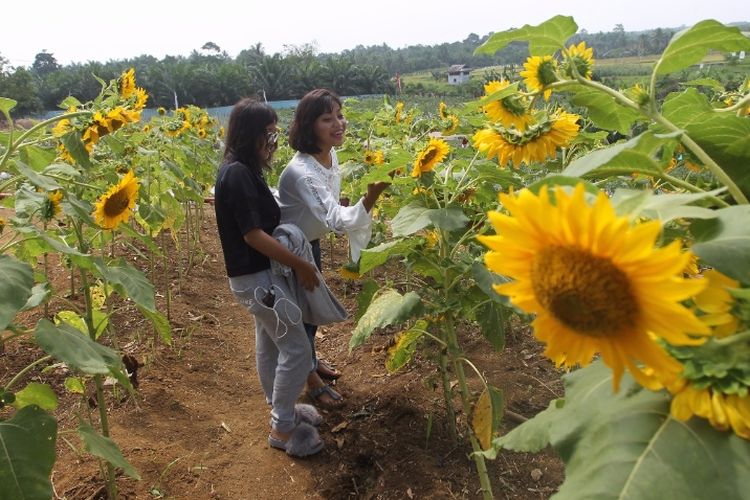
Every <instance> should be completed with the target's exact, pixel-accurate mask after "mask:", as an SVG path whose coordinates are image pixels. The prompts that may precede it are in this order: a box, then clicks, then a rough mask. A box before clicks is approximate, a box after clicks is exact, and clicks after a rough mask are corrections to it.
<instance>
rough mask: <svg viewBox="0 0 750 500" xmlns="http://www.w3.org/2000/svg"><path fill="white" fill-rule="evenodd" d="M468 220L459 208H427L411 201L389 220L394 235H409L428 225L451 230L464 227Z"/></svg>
mask: <svg viewBox="0 0 750 500" xmlns="http://www.w3.org/2000/svg"><path fill="white" fill-rule="evenodd" d="M468 221H469V219H468V218H467V217H466V215H464V212H463V210H461V209H459V208H427V207H425V206H424V205H422V204H421V203H419V202H416V201H413V202H411V203H409V204H408V205H406V206H404V207H401V210H399V211H398V213H397V214H396V216H395V217H394V218H393V220H392V221H391V230H392V231H393V236H395V237H401V236H409V235H411V234H414V233H416V232H417V231H419V230H420V229H424V228H425V227H427V226H430V225H434V226H435V227H437V228H440V229H445V230H446V231H453V230H454V229H459V228H462V227H464V226H465V225H466V223H467V222H468Z"/></svg>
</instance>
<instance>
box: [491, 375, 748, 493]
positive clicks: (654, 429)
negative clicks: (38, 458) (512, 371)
mask: <svg viewBox="0 0 750 500" xmlns="http://www.w3.org/2000/svg"><path fill="white" fill-rule="evenodd" d="M611 377H612V375H611V371H610V369H609V368H607V367H606V366H605V365H604V364H603V363H601V361H596V362H595V363H592V364H591V365H590V366H588V367H586V368H583V369H580V370H576V371H574V372H572V373H571V374H569V375H566V376H565V377H564V379H565V386H566V391H565V403H564V404H560V402H559V401H556V402H553V403H551V404H550V407H549V408H547V409H546V410H544V411H543V412H542V413H541V414H539V415H537V416H536V417H534V418H533V419H531V420H529V421H528V422H525V423H524V424H521V425H520V426H519V427H517V428H515V429H514V430H513V431H511V432H510V433H508V434H507V435H505V436H502V437H500V438H497V439H495V440H493V451H492V452H490V453H488V454H487V455H488V456H490V458H491V455H492V454H493V453H496V451H497V448H499V447H505V448H508V449H513V450H516V451H536V450H538V449H540V448H541V447H543V446H544V444H545V442H547V441H548V442H549V443H550V444H551V445H552V447H553V448H554V449H555V451H556V452H557V453H558V454H559V455H560V457H561V458H562V459H563V461H564V462H565V482H564V483H563V484H562V486H561V487H560V489H559V491H558V493H557V494H556V495H555V497H554V498H555V499H556V500H569V499H570V500H572V499H576V500H577V499H582V498H596V499H638V500H663V499H665V498H680V499H709V498H745V497H746V493H747V492H748V491H750V475H749V474H746V473H745V471H747V470H748V467H750V444H749V443H748V442H747V441H745V440H743V439H741V438H739V437H737V436H736V435H734V434H733V433H732V432H731V431H729V432H720V431H717V430H715V429H714V428H712V427H711V426H710V425H709V424H708V422H706V421H705V420H703V419H699V418H693V419H691V420H690V421H688V422H680V421H678V420H675V419H674V418H672V417H671V416H670V414H669V401H670V397H669V395H668V394H666V393H665V392H663V391H662V392H651V391H648V390H646V389H643V388H641V387H640V386H638V385H637V384H636V383H635V382H634V381H633V380H632V378H631V377H629V376H628V375H625V376H624V377H623V381H622V387H621V389H620V392H619V393H617V394H613V393H612V383H611Z"/></svg>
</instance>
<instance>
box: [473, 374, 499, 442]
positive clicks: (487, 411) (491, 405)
mask: <svg viewBox="0 0 750 500" xmlns="http://www.w3.org/2000/svg"><path fill="white" fill-rule="evenodd" d="M502 418H503V393H502V392H501V391H500V389H498V388H496V387H492V386H491V385H488V386H487V387H486V388H485V389H484V391H482V394H481V395H480V396H479V399H478V400H477V402H476V404H475V405H474V412H473V413H472V415H471V429H472V430H473V431H474V435H475V436H476V437H477V439H478V440H479V444H480V445H481V447H482V449H483V450H486V449H488V448H489V447H490V446H491V444H492V443H491V441H492V437H493V436H494V435H495V433H496V432H497V430H498V428H499V427H500V421H501V420H502Z"/></svg>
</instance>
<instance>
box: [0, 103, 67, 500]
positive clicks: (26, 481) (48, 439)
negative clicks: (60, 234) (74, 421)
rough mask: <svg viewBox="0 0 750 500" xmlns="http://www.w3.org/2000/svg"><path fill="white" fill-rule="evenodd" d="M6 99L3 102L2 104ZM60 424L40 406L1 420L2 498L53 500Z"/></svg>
mask: <svg viewBox="0 0 750 500" xmlns="http://www.w3.org/2000/svg"><path fill="white" fill-rule="evenodd" d="M1 102H2V98H0V103H1ZM56 439H57V421H56V420H55V418H54V417H52V415H50V414H48V413H47V412H45V411H44V410H42V409H41V408H39V407H37V406H26V407H25V408H21V409H20V410H19V411H17V412H16V414H15V415H13V418H10V419H8V420H0V450H2V451H1V452H0V498H3V499H6V498H7V499H8V500H10V499H24V500H49V499H50V498H52V482H51V481H50V479H49V478H50V474H51V473H52V466H53V465H54V463H55V441H56Z"/></svg>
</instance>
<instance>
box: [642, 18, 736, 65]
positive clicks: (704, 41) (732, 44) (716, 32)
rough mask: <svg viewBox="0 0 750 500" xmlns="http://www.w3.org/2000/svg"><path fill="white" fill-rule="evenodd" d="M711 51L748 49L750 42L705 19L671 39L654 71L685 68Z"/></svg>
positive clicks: (734, 30)
mask: <svg viewBox="0 0 750 500" xmlns="http://www.w3.org/2000/svg"><path fill="white" fill-rule="evenodd" d="M711 49H713V50H720V51H723V52H732V51H740V50H750V39H748V38H747V37H746V36H744V35H743V34H742V32H741V31H740V30H739V28H735V27H728V26H724V25H723V24H721V23H720V22H718V21H714V20H713V19H706V20H705V21H701V22H699V23H698V24H696V25H695V26H693V27H692V28H688V29H686V30H683V31H680V32H679V33H677V34H676V35H675V36H673V37H672V40H671V41H670V42H669V45H667V48H666V49H665V50H664V53H662V55H661V58H660V59H659V61H658V62H657V63H656V66H655V67H654V72H655V73H656V74H657V75H658V74H665V73H672V72H675V71H679V70H681V69H684V68H687V67H688V66H691V65H693V64H695V63H697V62H700V60H701V59H703V58H704V57H705V56H706V54H708V51H709V50H711Z"/></svg>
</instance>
